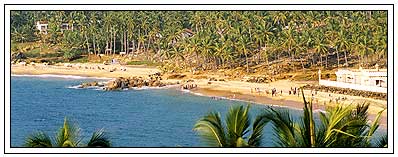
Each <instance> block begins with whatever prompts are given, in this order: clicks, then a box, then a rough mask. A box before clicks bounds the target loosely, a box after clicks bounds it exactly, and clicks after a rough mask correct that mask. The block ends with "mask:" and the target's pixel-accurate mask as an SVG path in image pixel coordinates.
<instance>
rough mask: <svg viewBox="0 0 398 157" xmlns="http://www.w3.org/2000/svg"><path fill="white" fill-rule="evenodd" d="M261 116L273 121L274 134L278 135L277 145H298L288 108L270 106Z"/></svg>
mask: <svg viewBox="0 0 398 157" xmlns="http://www.w3.org/2000/svg"><path fill="white" fill-rule="evenodd" d="M261 116H262V117H263V118H265V119H268V120H270V121H271V122H272V124H273V130H274V135H275V136H276V137H277V138H276V139H275V142H276V145H278V146H280V147H296V146H297V143H296V139H295V134H296V132H295V126H294V122H293V120H292V119H291V117H290V114H289V111H288V110H286V109H278V110H275V109H273V108H268V109H267V110H265V112H264V113H263V114H262V115H261Z"/></svg>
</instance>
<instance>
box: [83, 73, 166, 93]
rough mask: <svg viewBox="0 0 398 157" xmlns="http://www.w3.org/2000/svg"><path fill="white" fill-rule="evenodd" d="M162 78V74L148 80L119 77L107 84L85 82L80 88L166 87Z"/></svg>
mask: <svg viewBox="0 0 398 157" xmlns="http://www.w3.org/2000/svg"><path fill="white" fill-rule="evenodd" d="M161 80H162V77H161V75H160V73H156V74H152V75H149V76H148V78H143V77H129V78H125V77H118V78H115V79H113V80H110V81H109V82H107V83H105V84H101V83H98V82H96V81H93V82H84V83H82V84H80V86H79V88H87V87H103V89H104V90H121V89H127V88H133V87H136V88H141V87H164V86H166V85H171V84H165V83H163V82H161Z"/></svg>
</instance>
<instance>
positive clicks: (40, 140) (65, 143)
mask: <svg viewBox="0 0 398 157" xmlns="http://www.w3.org/2000/svg"><path fill="white" fill-rule="evenodd" d="M79 132H80V128H78V127H77V126H76V125H73V124H69V122H68V120H67V118H66V117H65V119H64V125H63V126H62V127H61V128H60V129H59V131H58V133H57V134H56V136H55V137H54V138H53V139H51V138H50V137H49V136H48V135H47V134H46V133H44V132H41V131H40V132H37V133H34V134H32V135H30V136H28V137H27V139H26V141H25V144H24V145H25V146H26V147H111V143H110V141H109V138H108V137H107V136H106V133H105V132H104V131H103V130H102V129H101V130H99V131H96V132H94V133H93V135H92V136H91V138H90V140H89V141H88V142H87V144H81V138H80V137H79Z"/></svg>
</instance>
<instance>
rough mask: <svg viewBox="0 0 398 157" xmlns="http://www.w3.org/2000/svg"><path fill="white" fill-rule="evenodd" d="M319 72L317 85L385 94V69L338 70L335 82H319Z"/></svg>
mask: <svg viewBox="0 0 398 157" xmlns="http://www.w3.org/2000/svg"><path fill="white" fill-rule="evenodd" d="M320 74H321V71H320V70H319V84H320V85H324V86H333V87H340V88H350V89H355V90H365V91H371V92H380V93H387V69H379V67H378V65H376V69H362V68H359V69H339V70H337V72H336V77H337V79H336V81H330V80H321V77H320Z"/></svg>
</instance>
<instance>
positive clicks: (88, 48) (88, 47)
mask: <svg viewBox="0 0 398 157" xmlns="http://www.w3.org/2000/svg"><path fill="white" fill-rule="evenodd" d="M84 36H85V37H86V42H87V53H88V55H89V56H90V44H89V42H88V38H87V33H85V34H84Z"/></svg>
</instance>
